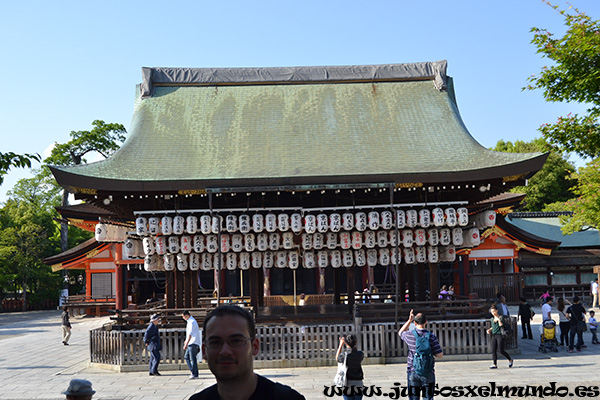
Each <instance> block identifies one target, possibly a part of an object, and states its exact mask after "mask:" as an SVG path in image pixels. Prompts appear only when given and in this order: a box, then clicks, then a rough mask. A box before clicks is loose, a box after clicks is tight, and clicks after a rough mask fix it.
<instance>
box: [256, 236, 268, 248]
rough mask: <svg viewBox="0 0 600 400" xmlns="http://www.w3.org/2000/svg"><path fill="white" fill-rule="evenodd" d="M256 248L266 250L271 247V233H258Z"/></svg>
mask: <svg viewBox="0 0 600 400" xmlns="http://www.w3.org/2000/svg"><path fill="white" fill-rule="evenodd" d="M256 248H257V249H258V250H259V251H265V250H267V249H268V248H269V235H267V234H266V233H259V234H258V235H256Z"/></svg>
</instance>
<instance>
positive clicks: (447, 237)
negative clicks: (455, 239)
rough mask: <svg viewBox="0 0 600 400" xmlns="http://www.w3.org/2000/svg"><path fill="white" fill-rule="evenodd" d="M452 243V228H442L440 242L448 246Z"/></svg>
mask: <svg viewBox="0 0 600 400" xmlns="http://www.w3.org/2000/svg"><path fill="white" fill-rule="evenodd" d="M450 243H452V233H451V232H450V229H448V228H442V229H440V244H441V245H442V246H448V245H449V244H450Z"/></svg>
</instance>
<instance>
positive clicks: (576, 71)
mask: <svg viewBox="0 0 600 400" xmlns="http://www.w3.org/2000/svg"><path fill="white" fill-rule="evenodd" d="M546 3H547V4H548V5H550V6H551V7H553V8H554V9H556V10H557V11H558V12H559V13H560V14H561V15H562V16H563V17H564V19H565V25H566V27H567V31H566V33H565V34H564V36H562V37H555V36H554V35H553V34H552V33H551V32H549V31H548V30H546V29H543V28H532V30H531V31H532V32H533V33H534V36H533V40H532V43H533V44H534V45H535V46H536V47H537V53H539V54H541V55H542V57H544V58H548V59H550V60H552V61H553V63H554V64H553V65H551V66H544V67H543V68H542V70H541V72H540V74H539V75H537V76H536V75H533V76H531V77H530V78H529V79H528V81H529V84H528V85H527V86H526V87H524V88H523V89H527V90H536V89H541V90H543V95H544V98H545V99H546V100H547V101H552V102H558V101H566V102H577V103H582V104H586V105H589V109H588V110H587V113H586V114H585V115H577V114H569V115H567V116H562V117H559V118H558V121H556V122H555V123H553V124H544V125H542V126H541V127H540V131H541V132H542V134H543V137H544V139H545V141H546V143H547V145H548V146H549V147H552V148H555V149H558V150H559V151H566V152H575V153H577V154H579V155H581V156H583V157H590V158H596V157H598V156H600V125H599V121H598V118H599V117H600V22H599V21H595V20H592V19H591V18H590V17H589V16H588V15H586V14H584V13H582V12H580V11H579V10H578V9H573V8H571V7H569V9H572V10H573V11H574V13H572V14H570V13H569V12H568V10H561V9H559V7H558V6H554V5H552V4H551V3H550V2H548V1H546Z"/></svg>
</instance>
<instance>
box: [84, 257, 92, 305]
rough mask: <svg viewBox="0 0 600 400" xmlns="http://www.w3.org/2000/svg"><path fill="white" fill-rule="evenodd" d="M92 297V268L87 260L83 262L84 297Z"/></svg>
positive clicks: (87, 298) (88, 298)
mask: <svg viewBox="0 0 600 400" xmlns="http://www.w3.org/2000/svg"><path fill="white" fill-rule="evenodd" d="M91 298H92V270H91V269H90V263H89V261H88V262H86V264H85V299H86V300H90V299H91Z"/></svg>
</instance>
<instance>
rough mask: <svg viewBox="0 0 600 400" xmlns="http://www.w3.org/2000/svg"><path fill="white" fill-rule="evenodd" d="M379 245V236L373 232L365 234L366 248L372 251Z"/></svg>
mask: <svg viewBox="0 0 600 400" xmlns="http://www.w3.org/2000/svg"><path fill="white" fill-rule="evenodd" d="M375 245H377V234H376V233H375V232H373V231H366V232H365V247H366V248H368V249H372V248H374V247H375Z"/></svg>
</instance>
